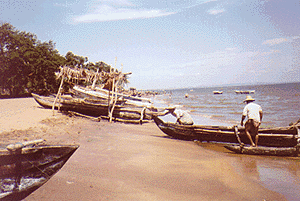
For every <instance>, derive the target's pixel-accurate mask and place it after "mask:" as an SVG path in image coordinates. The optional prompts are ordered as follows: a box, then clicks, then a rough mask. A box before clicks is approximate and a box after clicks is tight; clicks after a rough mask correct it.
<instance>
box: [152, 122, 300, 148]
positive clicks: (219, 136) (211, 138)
mask: <svg viewBox="0 0 300 201" xmlns="http://www.w3.org/2000/svg"><path fill="white" fill-rule="evenodd" d="M153 119H154V122H155V123H156V125H157V126H158V127H159V128H160V130H161V131H162V132H164V133H165V134H167V135H169V136H170V137H172V138H176V139H182V140H197V141H201V142H204V141H206V142H224V143H239V141H238V138H237V134H238V137H239V138H240V140H241V141H242V142H243V143H244V144H250V141H249V139H248V137H247V135H246V133H245V129H244V128H243V127H239V128H238V133H237V134H236V133H235V127H234V126H232V127H227V126H205V125H192V126H190V125H179V124H176V123H170V122H164V121H163V120H162V119H160V118H159V117H156V116H154V117H153ZM297 139H298V138H297V129H296V128H293V127H292V128H289V127H284V128H278V129H277V128H273V129H259V141H258V144H259V145H261V146H268V147H294V146H296V145H297Z"/></svg>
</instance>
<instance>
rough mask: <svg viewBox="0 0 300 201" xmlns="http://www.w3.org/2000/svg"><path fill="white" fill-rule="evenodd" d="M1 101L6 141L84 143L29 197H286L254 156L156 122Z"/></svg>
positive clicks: (3, 140) (24, 101)
mask: <svg viewBox="0 0 300 201" xmlns="http://www.w3.org/2000/svg"><path fill="white" fill-rule="evenodd" d="M0 107H1V111H5V112H1V115H0V117H1V121H0V123H1V124H0V128H1V132H0V136H1V143H2V144H9V143H11V142H17V141H23V140H33V139H39V138H43V139H45V140H46V141H47V143H49V144H58V143H59V144H79V145H80V148H79V149H78V150H77V151H76V152H75V153H74V155H73V156H72V157H71V158H70V159H69V161H68V162H67V163H66V164H65V166H64V167H63V168H62V169H61V170H60V171H59V172H58V173H57V174H55V175H54V176H53V177H52V178H51V179H50V180H49V181H48V182H47V183H46V184H44V185H43V186H42V187H40V188H39V189H38V190H36V191H35V192H34V193H32V194H31V195H29V196H28V197H27V198H26V199H25V200H26V201H32V200H39V201H43V200H47V201H48V200H147V201H148V200H149V201H150V200H151V201H153V200H286V197H285V196H284V195H282V194H280V193H277V192H274V191H272V190H269V189H267V188H266V187H265V185H263V183H262V182H261V180H260V178H259V173H258V172H257V171H256V166H255V164H254V167H247V165H249V164H251V163H249V160H250V162H251V157H250V158H247V157H246V158H243V157H237V156H236V155H234V154H231V153H229V152H226V151H224V152H223V151H215V150H211V149H207V148H205V146H199V145H197V144H196V143H194V142H187V141H181V140H175V139H170V138H168V137H167V136H166V135H165V134H163V133H162V132H161V131H160V130H159V129H158V128H157V126H156V125H155V124H154V123H148V124H143V125H131V124H122V123H108V122H107V121H106V120H102V121H101V122H96V121H92V120H89V119H85V118H80V117H68V116H66V115H63V114H60V113H57V112H55V116H53V115H52V111H51V110H49V109H43V108H41V107H39V106H38V104H37V103H35V101H34V100H33V99H32V98H25V99H6V100H0ZM237 160H238V161H239V162H237ZM243 160H245V161H243ZM244 162H245V163H244ZM245 165H246V166H245ZM294 168H295V169H297V168H299V167H298V166H296V167H294Z"/></svg>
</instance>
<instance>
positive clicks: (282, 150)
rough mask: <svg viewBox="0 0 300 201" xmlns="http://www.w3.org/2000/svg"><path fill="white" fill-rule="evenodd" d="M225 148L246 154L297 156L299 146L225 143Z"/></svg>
mask: <svg viewBox="0 0 300 201" xmlns="http://www.w3.org/2000/svg"><path fill="white" fill-rule="evenodd" d="M224 147H225V148H226V149H228V150H230V151H233V152H235V153H237V154H248V155H268V156H298V154H299V147H298V146H295V147H264V146H257V147H252V146H244V145H225V146H224Z"/></svg>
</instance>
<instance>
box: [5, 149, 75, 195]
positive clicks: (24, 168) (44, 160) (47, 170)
mask: <svg viewBox="0 0 300 201" xmlns="http://www.w3.org/2000/svg"><path fill="white" fill-rule="evenodd" d="M16 145H18V144H16ZM16 147H18V148H16V149H9V148H7V149H0V184H1V186H0V200H1V201H2V200H14V201H15V200H22V199H24V198H25V197H27V196H28V195H29V194H30V193H32V192H33V191H35V190H36V189H38V188H39V187H40V186H42V185H43V184H44V183H46V182H47V181H48V180H49V179H50V178H51V177H52V176H53V175H54V174H55V173H56V172H57V171H59V170H60V169H61V168H62V167H63V165H64V164H65V163H66V162H67V160H68V159H69V158H70V157H71V156H72V154H73V153H74V152H75V151H76V150H77V149H78V147H79V146H78V145H55V146H50V145H40V146H35V147H24V148H22V147H19V146H16Z"/></svg>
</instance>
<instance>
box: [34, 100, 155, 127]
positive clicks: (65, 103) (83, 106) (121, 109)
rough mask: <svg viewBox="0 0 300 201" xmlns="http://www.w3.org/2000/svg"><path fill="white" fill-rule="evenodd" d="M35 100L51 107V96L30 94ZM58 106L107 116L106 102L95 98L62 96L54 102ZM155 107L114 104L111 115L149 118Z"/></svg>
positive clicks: (85, 113) (78, 111)
mask: <svg viewBox="0 0 300 201" xmlns="http://www.w3.org/2000/svg"><path fill="white" fill-rule="evenodd" d="M32 96H33V98H34V99H35V101H36V102H37V103H38V104H39V105H41V106H42V107H45V108H52V105H53V102H54V99H55V98H54V97H53V96H47V97H46V96H39V95H37V94H32ZM58 107H60V110H61V111H73V112H76V113H79V114H83V115H88V116H92V117H101V116H104V117H105V116H108V104H102V103H97V102H95V100H92V101H91V100H89V99H82V98H62V99H61V101H60V104H59V103H56V104H55V109H58ZM156 111H157V109H156V108H154V107H153V108H146V107H126V106H120V105H116V106H115V108H114V111H113V117H115V118H120V119H125V120H139V121H142V120H151V119H152V114H153V113H154V114H155V113H156Z"/></svg>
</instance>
